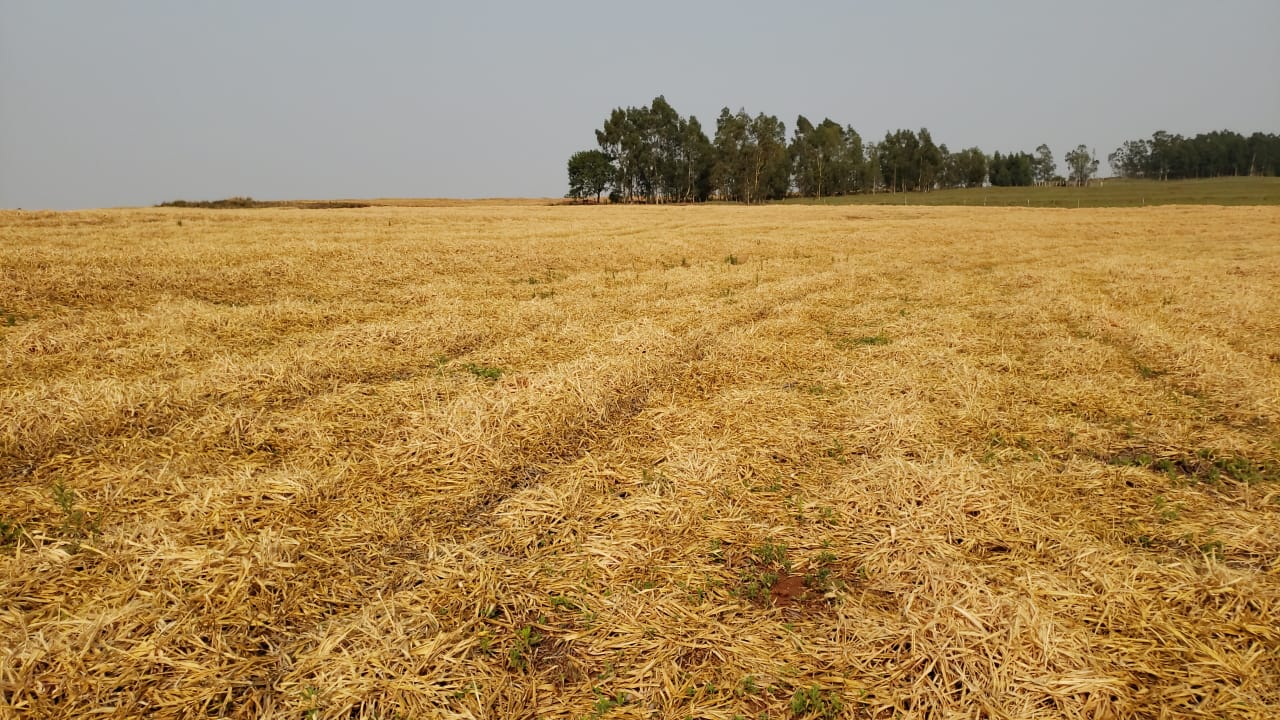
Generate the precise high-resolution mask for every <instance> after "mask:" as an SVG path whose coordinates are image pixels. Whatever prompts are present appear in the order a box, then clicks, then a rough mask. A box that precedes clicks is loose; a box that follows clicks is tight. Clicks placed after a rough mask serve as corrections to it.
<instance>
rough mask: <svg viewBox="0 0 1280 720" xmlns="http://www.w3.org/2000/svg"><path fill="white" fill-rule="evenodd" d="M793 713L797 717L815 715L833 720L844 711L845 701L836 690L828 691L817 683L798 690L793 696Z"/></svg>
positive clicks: (826, 719) (825, 719)
mask: <svg viewBox="0 0 1280 720" xmlns="http://www.w3.org/2000/svg"><path fill="white" fill-rule="evenodd" d="M790 708H791V714H792V715H795V716H796V717H814V718H823V719H824V720H833V719H834V718H837V717H840V713H842V712H844V701H843V700H841V699H840V695H839V694H837V693H836V692H835V691H827V690H823V689H822V688H820V687H818V686H817V685H810V686H809V687H807V688H800V689H798V690H796V692H795V694H794V695H792V696H791V705H790Z"/></svg>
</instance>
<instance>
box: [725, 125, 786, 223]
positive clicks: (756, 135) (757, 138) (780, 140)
mask: <svg viewBox="0 0 1280 720" xmlns="http://www.w3.org/2000/svg"><path fill="white" fill-rule="evenodd" d="M715 152H716V170H715V183H716V186H717V188H718V190H719V192H720V195H721V197H723V198H725V199H729V200H737V201H738V202H744V203H759V202H764V201H765V200H775V199H779V198H782V197H785V196H786V194H787V189H788V188H789V187H790V185H791V168H790V163H789V159H788V154H787V143H786V126H784V125H783V124H782V122H781V121H780V120H778V118H776V117H774V116H772V115H765V114H764V113H760V114H759V115H756V116H755V117H754V118H753V117H751V116H750V115H748V114H747V111H746V110H739V111H738V112H736V113H733V112H730V111H729V108H724V109H722V110H721V111H720V117H719V118H717V119H716V139H715Z"/></svg>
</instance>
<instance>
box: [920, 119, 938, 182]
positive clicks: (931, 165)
mask: <svg viewBox="0 0 1280 720" xmlns="http://www.w3.org/2000/svg"><path fill="white" fill-rule="evenodd" d="M916 137H917V138H919V140H920V145H919V150H918V151H917V155H916V158H915V160H916V164H917V165H918V167H919V171H918V174H917V175H916V187H918V188H919V189H921V190H924V191H926V192H928V191H929V190H932V189H933V188H934V186H935V185H936V184H937V182H938V173H939V172H940V171H941V169H942V153H941V151H939V150H938V146H937V145H934V144H933V136H932V135H930V134H929V129H928V128H920V133H919V135H917V136H916Z"/></svg>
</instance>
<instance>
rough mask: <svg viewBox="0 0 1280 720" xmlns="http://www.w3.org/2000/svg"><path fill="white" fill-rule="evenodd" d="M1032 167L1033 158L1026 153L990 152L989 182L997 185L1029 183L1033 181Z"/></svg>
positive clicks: (1025, 184) (1022, 185)
mask: <svg viewBox="0 0 1280 720" xmlns="http://www.w3.org/2000/svg"><path fill="white" fill-rule="evenodd" d="M1034 167H1035V158H1034V157H1032V156H1031V155H1029V154H1027V153H1024V152H1019V153H1009V154H1008V155H1001V154H1000V153H998V152H996V153H992V154H991V162H990V164H989V172H990V176H991V184H992V185H995V186H998V187H1014V186H1018V187H1025V186H1027V185H1031V184H1033V183H1034V182H1035V170H1034Z"/></svg>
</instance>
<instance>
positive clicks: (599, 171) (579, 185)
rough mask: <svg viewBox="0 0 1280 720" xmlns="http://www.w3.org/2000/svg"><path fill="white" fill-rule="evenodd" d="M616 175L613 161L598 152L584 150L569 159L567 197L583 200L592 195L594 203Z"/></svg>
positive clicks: (598, 200)
mask: <svg viewBox="0 0 1280 720" xmlns="http://www.w3.org/2000/svg"><path fill="white" fill-rule="evenodd" d="M616 174H617V168H616V167H614V164H613V160H612V159H611V158H610V157H609V156H608V155H606V154H604V153H603V152H601V151H599V150H584V151H582V152H577V153H574V154H573V155H572V156H571V157H570V158H569V197H572V198H574V199H576V200H585V199H587V198H589V197H591V196H592V195H595V196H596V202H600V196H601V195H602V194H603V193H604V191H605V188H607V187H609V183H611V182H613V179H614V177H615V176H616Z"/></svg>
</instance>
